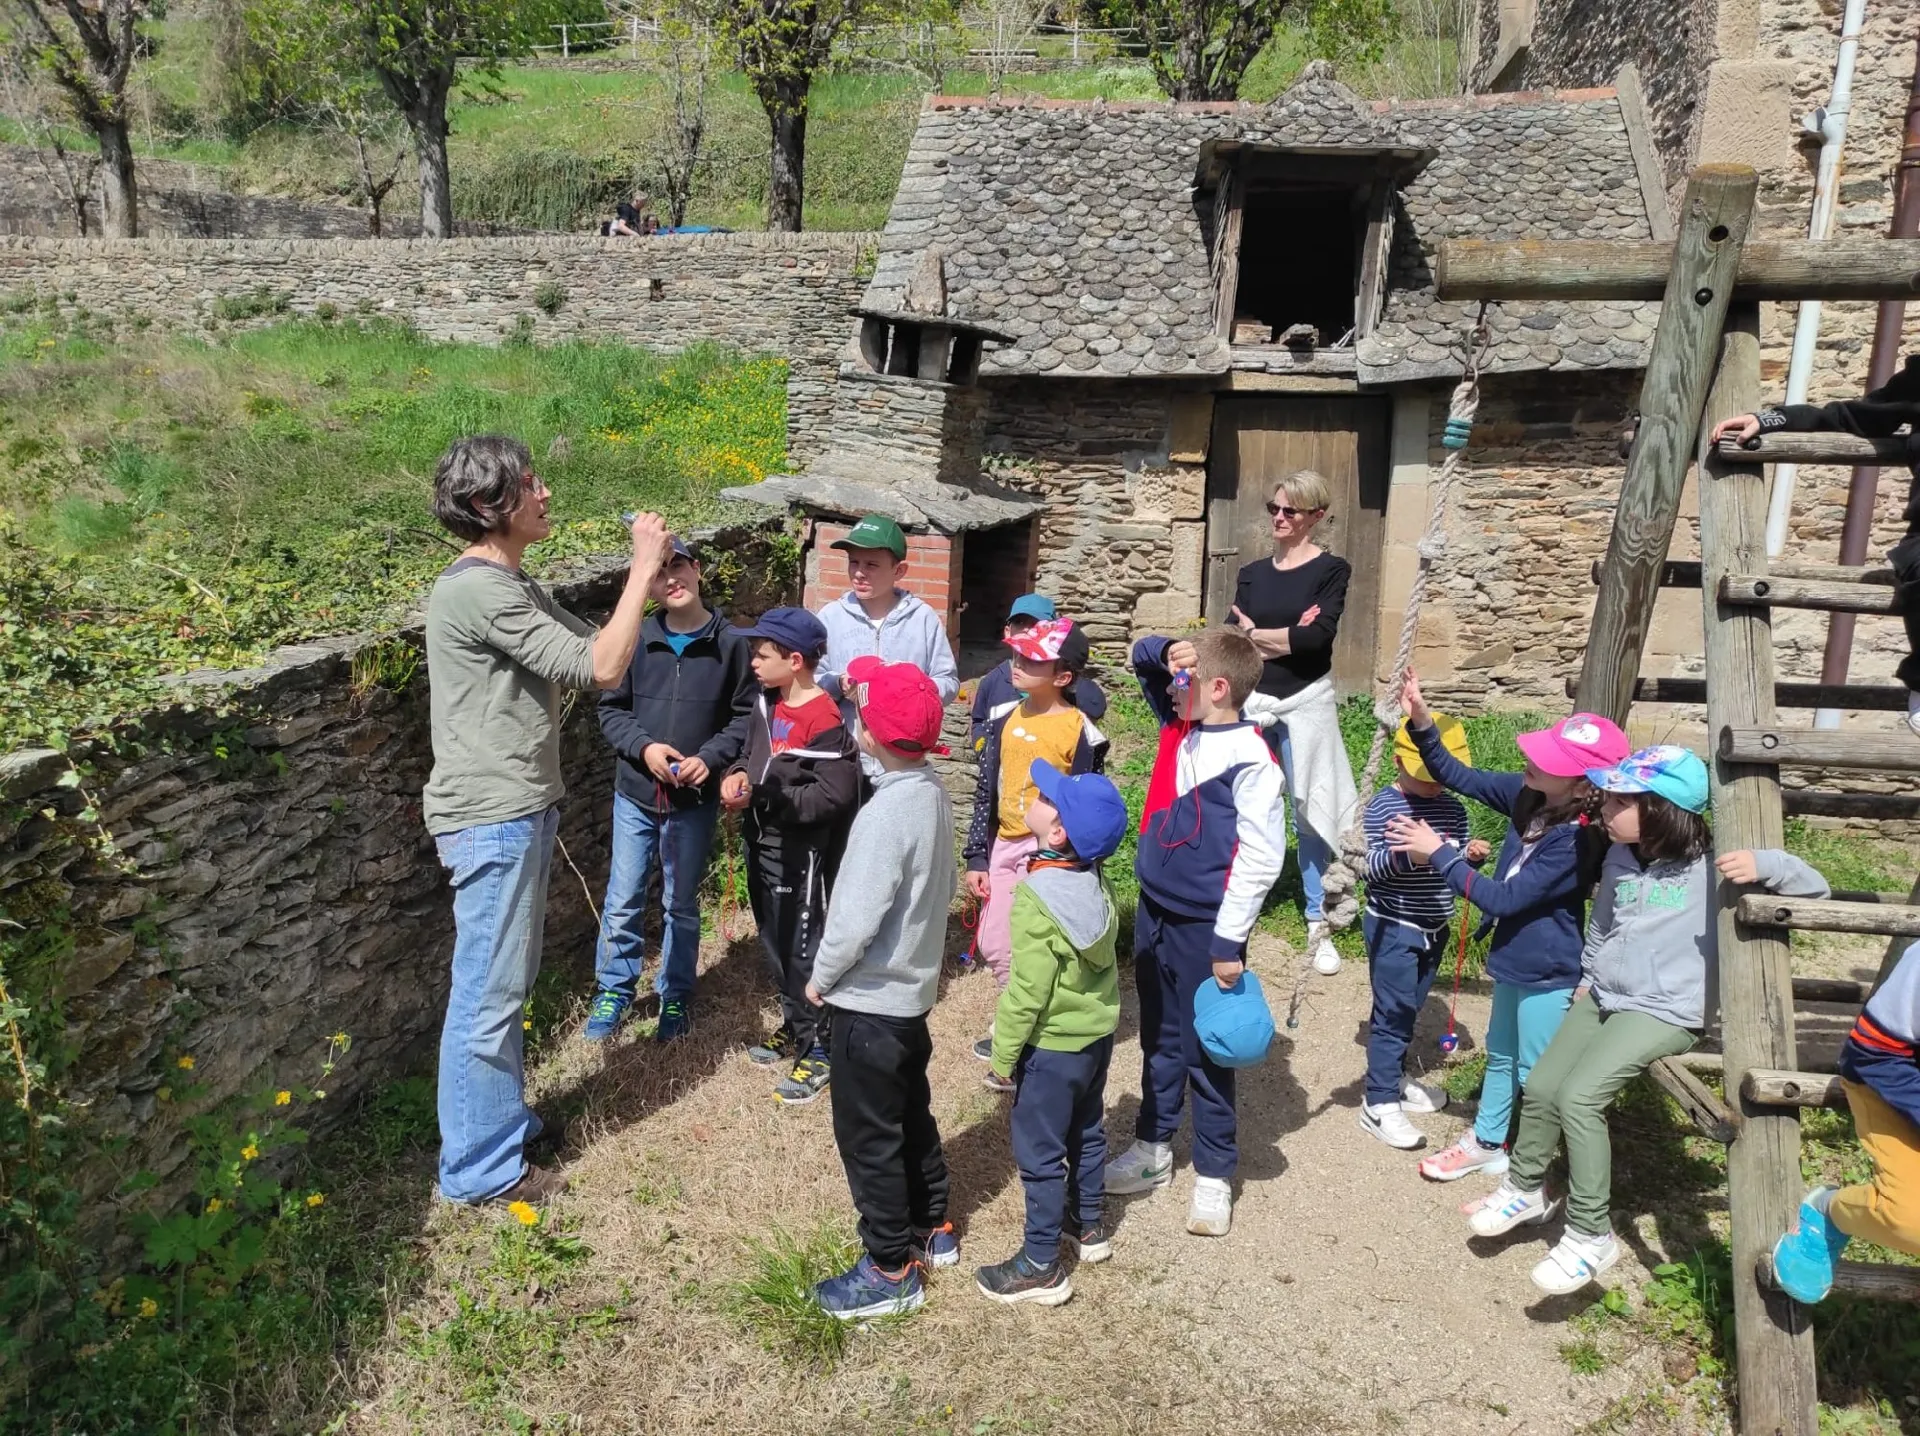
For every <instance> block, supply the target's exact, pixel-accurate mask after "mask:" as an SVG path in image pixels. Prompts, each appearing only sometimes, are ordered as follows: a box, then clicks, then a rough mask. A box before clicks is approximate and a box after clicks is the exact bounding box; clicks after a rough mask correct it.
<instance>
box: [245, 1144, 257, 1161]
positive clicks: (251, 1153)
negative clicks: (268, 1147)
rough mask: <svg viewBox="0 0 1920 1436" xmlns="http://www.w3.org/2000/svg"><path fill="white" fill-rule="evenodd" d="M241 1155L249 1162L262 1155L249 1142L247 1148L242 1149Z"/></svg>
mask: <svg viewBox="0 0 1920 1436" xmlns="http://www.w3.org/2000/svg"><path fill="white" fill-rule="evenodd" d="M240 1155H241V1156H242V1157H244V1158H245V1159H246V1160H247V1161H249V1162H251V1161H252V1160H253V1159H254V1158H255V1157H257V1156H259V1155H260V1149H259V1148H258V1147H256V1146H254V1144H253V1143H251V1142H249V1143H247V1145H246V1146H244V1147H242V1148H241V1149H240Z"/></svg>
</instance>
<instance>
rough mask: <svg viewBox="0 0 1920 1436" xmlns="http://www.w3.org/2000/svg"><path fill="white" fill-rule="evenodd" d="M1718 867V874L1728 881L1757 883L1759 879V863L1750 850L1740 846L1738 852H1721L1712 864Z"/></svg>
mask: <svg viewBox="0 0 1920 1436" xmlns="http://www.w3.org/2000/svg"><path fill="white" fill-rule="evenodd" d="M1713 865H1714V866H1715V867H1716V868H1718V869H1720V876H1721V877H1723V878H1725V879H1726V880H1727V881H1728V882H1730V883H1740V884H1743V885H1744V884H1747V883H1757V882H1759V881H1760V863H1759V860H1758V859H1757V858H1755V857H1754V855H1753V853H1752V851H1751V850H1750V849H1747V848H1742V849H1740V850H1739V851H1738V852H1732V853H1722V854H1721V855H1720V856H1719V857H1718V858H1716V859H1715V860H1714V864H1713Z"/></svg>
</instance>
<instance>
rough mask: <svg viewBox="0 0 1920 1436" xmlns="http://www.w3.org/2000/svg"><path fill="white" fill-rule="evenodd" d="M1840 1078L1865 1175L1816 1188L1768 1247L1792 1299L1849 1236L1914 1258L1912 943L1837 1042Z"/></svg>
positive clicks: (1822, 1280) (1919, 1181)
mask: <svg viewBox="0 0 1920 1436" xmlns="http://www.w3.org/2000/svg"><path fill="white" fill-rule="evenodd" d="M1840 1079H1841V1083H1842V1085H1843V1086H1844V1087H1845V1089H1846V1093H1847V1106H1848V1107H1849V1108H1850V1109H1851V1110H1852V1112H1853V1126H1854V1130H1855V1131H1856V1132H1858V1133H1859V1135H1860V1145H1861V1146H1862V1147H1863V1148H1865V1150H1866V1153H1867V1155H1868V1156H1869V1157H1871V1158H1872V1159H1873V1180H1872V1181H1870V1182H1863V1183H1861V1184H1859V1185H1858V1186H1852V1187H1843V1188H1841V1189H1840V1190H1838V1191H1835V1190H1834V1189H1833V1188H1832V1187H1816V1188H1814V1190H1813V1191H1811V1192H1809V1193H1807V1197H1806V1200H1805V1201H1804V1202H1802V1203H1801V1204H1800V1220H1799V1222H1798V1223H1797V1224H1796V1226H1795V1227H1794V1229H1793V1230H1792V1231H1791V1232H1789V1233H1787V1235H1785V1236H1783V1237H1782V1238H1780V1240H1779V1242H1778V1243H1776V1244H1775V1246H1774V1249H1773V1270H1774V1274H1775V1276H1776V1277H1777V1278H1778V1279H1779V1282H1780V1285H1781V1288H1782V1289H1783V1290H1785V1291H1786V1292H1787V1294H1788V1295H1789V1296H1792V1297H1793V1298H1794V1299H1795V1300H1796V1301H1804V1302H1808V1303H1812V1302H1816V1301H1819V1300H1821V1299H1822V1298H1823V1297H1825V1296H1826V1294H1827V1293H1828V1292H1829V1291H1831V1290H1832V1289H1833V1264H1834V1261H1835V1260H1836V1259H1837V1258H1838V1257H1839V1255H1840V1253H1841V1252H1842V1251H1844V1250H1845V1249H1846V1245H1847V1243H1848V1242H1849V1241H1851V1240H1852V1239H1853V1238H1855V1237H1859V1238H1860V1239H1861V1240H1863V1241H1870V1242H1877V1243H1879V1244H1880V1245H1881V1246H1883V1247H1891V1248H1893V1250H1895V1251H1902V1252H1910V1253H1912V1254H1913V1255H1915V1256H1920V942H1916V943H1914V944H1913V945H1912V946H1910V947H1909V948H1908V949H1907V950H1906V952H1905V953H1904V954H1903V955H1902V956H1901V958H1900V961H1899V962H1898V963H1897V964H1896V965H1895V966H1894V969H1893V971H1892V972H1891V973H1889V974H1888V975H1887V980H1886V981H1885V982H1884V983H1882V984H1881V986H1880V990H1879V991H1878V992H1876V993H1874V994H1873V996H1872V997H1871V998H1869V999H1868V1000H1867V1005H1866V1009H1865V1010H1864V1011H1863V1012H1862V1013H1861V1014H1860V1016H1859V1018H1858V1019H1857V1020H1856V1021H1855V1022H1854V1024H1853V1031H1852V1032H1851V1033H1849V1034H1848V1036H1847V1043H1846V1046H1845V1047H1843V1048H1841V1049H1840Z"/></svg>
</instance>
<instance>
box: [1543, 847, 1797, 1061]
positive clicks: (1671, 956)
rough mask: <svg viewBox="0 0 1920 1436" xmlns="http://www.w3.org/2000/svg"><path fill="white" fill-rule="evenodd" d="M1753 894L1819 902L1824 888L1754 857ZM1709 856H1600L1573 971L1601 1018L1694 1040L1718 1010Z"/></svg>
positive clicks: (1779, 861)
mask: <svg viewBox="0 0 1920 1436" xmlns="http://www.w3.org/2000/svg"><path fill="white" fill-rule="evenodd" d="M1754 860H1755V864H1756V865H1757V866H1758V868H1759V870H1760V885H1761V886H1762V887H1764V888H1765V889H1766V890H1767V891H1768V892H1776V893H1785V894H1787V895H1789V896H1791V897H1822V898H1823V897H1825V896H1826V895H1827V892H1828V888H1827V880H1826V879H1825V878H1823V877H1821V876H1820V874H1819V873H1817V872H1815V871H1814V870H1813V869H1812V868H1810V867H1808V866H1807V865H1806V864H1805V863H1803V862H1801V861H1800V859H1798V858H1796V857H1794V856H1793V855H1792V854H1791V853H1784V852H1781V851H1780V850H1779V849H1778V848H1761V849H1759V850H1758V851H1756V852H1755V853H1754ZM1718 882H1719V874H1718V873H1716V872H1715V871H1714V868H1713V855H1712V854H1711V853H1708V854H1706V855H1705V856H1703V857H1699V858H1696V859H1695V860H1694V861H1692V862H1690V863H1680V862H1662V863H1653V864H1650V865H1649V866H1647V867H1644V868H1643V867H1642V866H1641V865H1640V859H1639V857H1638V855H1637V854H1636V853H1635V852H1634V850H1633V849H1632V848H1630V847H1628V846H1627V845H1626V844H1624V843H1615V844H1614V845H1613V846H1612V847H1611V848H1609V849H1607V858H1606V862H1605V863H1604V864H1602V865H1601V868H1600V881H1599V884H1598V885H1597V886H1596V887H1595V889H1594V894H1593V913H1592V915H1591V916H1590V917H1589V918H1588V919H1587V945H1586V950H1585V951H1584V952H1583V953H1582V954H1581V956H1580V971H1581V975H1582V977H1583V978H1584V980H1585V981H1586V982H1587V984H1588V986H1589V987H1590V988H1591V989H1592V991H1593V1000H1594V1001H1595V1002H1596V1003H1598V1004H1599V1007H1600V1010H1601V1011H1602V1012H1644V1013H1645V1014H1647V1016H1649V1017H1657V1018H1659V1019H1660V1020H1661V1021H1662V1022H1669V1023H1672V1024H1673V1025H1674V1026H1675V1027H1685V1028H1687V1029H1689V1030H1691V1031H1695V1032H1698V1031H1700V1030H1701V1029H1702V1028H1704V1027H1705V1026H1706V1025H1707V1019H1708V1018H1709V1017H1710V1016H1711V1015H1712V1014H1713V1010H1714V1009H1715V1008H1716V1007H1717V1006H1718V1005H1719V986H1720V971H1719V967H1720V937H1719V925H1718V923H1717V922H1716V920H1715V909H1714V889H1715V886H1716V884H1717V883H1718Z"/></svg>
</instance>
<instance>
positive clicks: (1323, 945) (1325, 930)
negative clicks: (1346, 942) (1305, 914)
mask: <svg viewBox="0 0 1920 1436" xmlns="http://www.w3.org/2000/svg"><path fill="white" fill-rule="evenodd" d="M1307 951H1308V952H1310V953H1312V954H1313V970H1314V971H1315V972H1317V973H1319V974H1320V975H1321V976H1322V977H1332V976H1333V975H1334V973H1336V972H1338V971H1339V970H1340V949H1338V948H1337V947H1335V946H1334V945H1333V931H1332V929H1331V928H1329V927H1328V926H1327V925H1326V924H1325V923H1324V922H1314V923H1308V924H1307Z"/></svg>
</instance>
